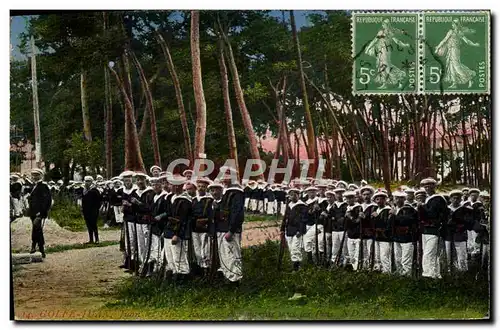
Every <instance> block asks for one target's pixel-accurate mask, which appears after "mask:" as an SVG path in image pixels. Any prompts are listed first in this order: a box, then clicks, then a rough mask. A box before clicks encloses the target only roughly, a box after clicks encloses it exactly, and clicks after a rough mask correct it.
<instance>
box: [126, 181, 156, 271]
mask: <svg viewBox="0 0 500 330" xmlns="http://www.w3.org/2000/svg"><path fill="white" fill-rule="evenodd" d="M135 177H136V184H137V190H136V192H135V193H136V194H137V196H132V198H131V199H130V202H131V203H132V207H133V209H134V212H135V215H136V223H137V246H138V248H139V251H138V252H139V261H140V263H141V264H142V265H143V269H142V275H146V274H147V273H151V271H152V268H153V267H154V264H151V260H150V256H151V243H152V242H151V239H152V238H151V235H152V232H151V225H152V220H153V216H152V208H153V203H154V202H153V199H154V196H155V192H154V191H153V188H151V187H150V186H148V176H147V175H146V174H144V173H142V172H136V174H135Z"/></svg>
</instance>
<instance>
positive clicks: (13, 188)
mask: <svg viewBox="0 0 500 330" xmlns="http://www.w3.org/2000/svg"><path fill="white" fill-rule="evenodd" d="M10 180H11V181H10V197H12V204H13V205H12V206H13V207H12V210H11V214H12V218H13V219H15V218H18V217H20V216H22V215H23V207H22V203H21V200H22V190H23V185H22V184H21V181H20V177H19V175H17V174H15V173H14V174H12V175H11V176H10Z"/></svg>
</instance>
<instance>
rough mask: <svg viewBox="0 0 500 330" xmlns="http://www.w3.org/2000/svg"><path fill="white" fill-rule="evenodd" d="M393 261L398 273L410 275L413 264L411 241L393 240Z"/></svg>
mask: <svg viewBox="0 0 500 330" xmlns="http://www.w3.org/2000/svg"><path fill="white" fill-rule="evenodd" d="M394 262H395V263H396V272H397V273H398V274H399V275H403V276H411V267H412V264H413V243H411V242H410V243H398V242H394Z"/></svg>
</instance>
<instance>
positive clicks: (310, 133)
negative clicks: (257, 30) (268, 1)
mask: <svg viewBox="0 0 500 330" xmlns="http://www.w3.org/2000/svg"><path fill="white" fill-rule="evenodd" d="M290 24H291V26H292V36H293V41H294V45H295V51H296V52H297V62H298V66H299V73H300V88H301V91H302V102H303V103H304V113H305V118H306V131H307V141H308V148H307V157H309V159H314V166H312V167H309V173H308V175H309V176H313V175H314V173H315V172H316V167H317V162H318V149H317V146H316V137H315V134H314V127H313V122H312V116H311V110H310V108H309V100H308V98H307V88H306V80H305V77H304V68H303V65H302V54H301V52H300V43H299V37H298V35H297V27H296V26H295V17H294V15H293V10H290Z"/></svg>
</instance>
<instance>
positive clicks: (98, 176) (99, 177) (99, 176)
mask: <svg viewBox="0 0 500 330" xmlns="http://www.w3.org/2000/svg"><path fill="white" fill-rule="evenodd" d="M96 179H97V180H99V179H104V178H103V177H102V175H100V174H97V176H96Z"/></svg>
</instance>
